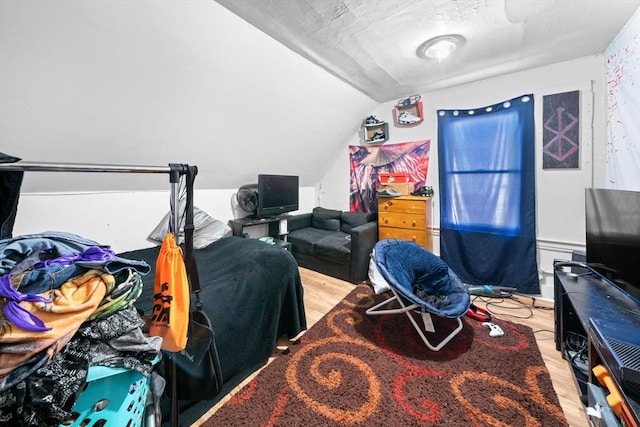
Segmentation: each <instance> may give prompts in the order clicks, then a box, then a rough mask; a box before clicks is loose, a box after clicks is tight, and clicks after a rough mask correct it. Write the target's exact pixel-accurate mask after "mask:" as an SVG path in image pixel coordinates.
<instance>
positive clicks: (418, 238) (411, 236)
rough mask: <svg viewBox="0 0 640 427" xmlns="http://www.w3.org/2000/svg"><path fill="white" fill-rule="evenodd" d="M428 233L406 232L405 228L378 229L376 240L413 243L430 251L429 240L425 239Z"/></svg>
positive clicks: (418, 231)
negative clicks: (395, 240) (397, 240)
mask: <svg viewBox="0 0 640 427" xmlns="http://www.w3.org/2000/svg"><path fill="white" fill-rule="evenodd" d="M427 236H428V233H427V231H425V230H407V229H405V228H392V227H380V228H379V229H378V238H379V239H380V240H383V239H399V240H408V241H410V242H415V243H417V244H419V245H420V246H422V247H423V248H427V249H429V250H431V239H427Z"/></svg>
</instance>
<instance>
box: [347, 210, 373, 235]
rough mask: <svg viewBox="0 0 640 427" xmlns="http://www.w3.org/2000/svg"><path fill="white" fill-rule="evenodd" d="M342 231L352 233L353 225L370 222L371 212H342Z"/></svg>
mask: <svg viewBox="0 0 640 427" xmlns="http://www.w3.org/2000/svg"><path fill="white" fill-rule="evenodd" d="M341 220H342V221H341V224H340V231H342V232H343V233H351V229H352V228H353V227H357V226H359V225H362V224H366V223H367V222H369V214H368V213H366V212H342V217H341Z"/></svg>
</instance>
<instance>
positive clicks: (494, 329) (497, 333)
mask: <svg viewBox="0 0 640 427" xmlns="http://www.w3.org/2000/svg"><path fill="white" fill-rule="evenodd" d="M482 326H486V327H488V328H489V329H491V330H490V331H489V336H490V337H501V336H503V335H504V332H503V331H502V328H501V327H500V326H498V325H496V324H495V323H493V322H483V323H482Z"/></svg>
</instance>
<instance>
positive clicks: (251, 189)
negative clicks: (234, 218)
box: [236, 184, 258, 215]
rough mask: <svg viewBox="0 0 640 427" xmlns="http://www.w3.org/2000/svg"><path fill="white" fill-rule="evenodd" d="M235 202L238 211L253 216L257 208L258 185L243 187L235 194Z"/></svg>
mask: <svg viewBox="0 0 640 427" xmlns="http://www.w3.org/2000/svg"><path fill="white" fill-rule="evenodd" d="M236 201H237V202H238V206H239V207H240V209H242V210H243V211H245V212H246V213H248V214H252V215H254V214H255V213H256V209H257V207H258V185H257V184H249V185H243V186H242V187H240V188H239V189H238V192H237V193H236Z"/></svg>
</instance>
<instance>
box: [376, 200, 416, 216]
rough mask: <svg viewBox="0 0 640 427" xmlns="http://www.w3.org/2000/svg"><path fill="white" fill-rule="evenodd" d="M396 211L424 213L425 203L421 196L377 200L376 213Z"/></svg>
mask: <svg viewBox="0 0 640 427" xmlns="http://www.w3.org/2000/svg"><path fill="white" fill-rule="evenodd" d="M383 212H398V213H405V214H419V215H425V214H426V213H427V211H426V203H425V199H424V198H422V199H420V198H402V199H401V198H390V199H382V200H378V213H383Z"/></svg>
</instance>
